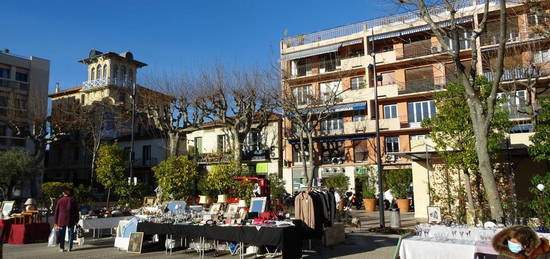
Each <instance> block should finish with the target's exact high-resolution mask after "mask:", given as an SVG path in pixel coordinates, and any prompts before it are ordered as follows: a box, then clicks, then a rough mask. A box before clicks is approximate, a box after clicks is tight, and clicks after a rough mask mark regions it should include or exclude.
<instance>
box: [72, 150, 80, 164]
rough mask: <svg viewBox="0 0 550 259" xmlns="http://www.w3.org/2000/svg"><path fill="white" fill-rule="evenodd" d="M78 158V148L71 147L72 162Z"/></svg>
mask: <svg viewBox="0 0 550 259" xmlns="http://www.w3.org/2000/svg"><path fill="white" fill-rule="evenodd" d="M79 158H80V148H79V147H78V146H76V147H73V161H78V160H79Z"/></svg>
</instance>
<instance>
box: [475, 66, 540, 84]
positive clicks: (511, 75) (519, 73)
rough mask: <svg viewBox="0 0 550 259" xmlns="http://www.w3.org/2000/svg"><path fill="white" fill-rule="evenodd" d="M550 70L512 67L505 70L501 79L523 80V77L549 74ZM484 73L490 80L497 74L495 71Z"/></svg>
mask: <svg viewBox="0 0 550 259" xmlns="http://www.w3.org/2000/svg"><path fill="white" fill-rule="evenodd" d="M549 72H550V71H544V70H539V71H536V70H534V69H533V68H530V67H519V68H512V69H505V70H504V71H503V74H502V77H501V79H500V80H501V81H513V80H521V79H528V78H530V77H531V78H535V77H540V76H546V75H549ZM483 75H484V76H485V77H486V78H487V79H489V81H494V80H495V74H494V73H493V72H484V73H483Z"/></svg>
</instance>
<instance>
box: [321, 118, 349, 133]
mask: <svg viewBox="0 0 550 259" xmlns="http://www.w3.org/2000/svg"><path fill="white" fill-rule="evenodd" d="M342 133H344V121H343V120H342V118H341V117H338V116H333V117H332V118H327V119H325V120H323V121H322V122H321V134H342Z"/></svg>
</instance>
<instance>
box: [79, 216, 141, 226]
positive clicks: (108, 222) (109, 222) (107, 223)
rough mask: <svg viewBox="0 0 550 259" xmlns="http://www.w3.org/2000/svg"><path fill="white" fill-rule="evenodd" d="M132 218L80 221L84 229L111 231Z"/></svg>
mask: <svg viewBox="0 0 550 259" xmlns="http://www.w3.org/2000/svg"><path fill="white" fill-rule="evenodd" d="M130 218H132V217H131V216H129V217H111V218H95V219H81V220H80V221H78V225H80V226H81V227H82V228H83V229H109V228H116V227H118V222H119V221H121V220H126V219H130Z"/></svg>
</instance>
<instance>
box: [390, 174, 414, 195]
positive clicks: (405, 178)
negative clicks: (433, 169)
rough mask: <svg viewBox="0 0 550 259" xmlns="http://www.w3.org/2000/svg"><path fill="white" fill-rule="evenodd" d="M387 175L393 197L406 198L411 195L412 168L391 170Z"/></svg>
mask: <svg viewBox="0 0 550 259" xmlns="http://www.w3.org/2000/svg"><path fill="white" fill-rule="evenodd" d="M385 176H386V186H387V187H388V188H390V189H391V193H392V195H393V197H395V198H396V199H406V198H407V196H408V195H409V186H410V184H411V183H412V170H411V169H397V170H390V171H388V173H386V175H385Z"/></svg>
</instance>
